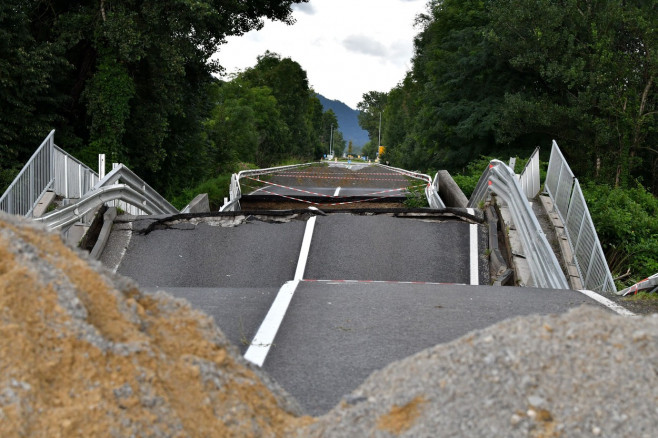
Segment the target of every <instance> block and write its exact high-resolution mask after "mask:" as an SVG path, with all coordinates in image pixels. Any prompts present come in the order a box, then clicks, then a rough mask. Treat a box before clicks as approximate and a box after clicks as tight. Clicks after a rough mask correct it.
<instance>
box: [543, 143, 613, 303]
mask: <svg viewBox="0 0 658 438" xmlns="http://www.w3.org/2000/svg"><path fill="white" fill-rule="evenodd" d="M544 187H545V189H546V192H547V193H548V194H549V195H550V197H551V198H552V199H553V203H554V205H555V209H556V211H557V213H558V215H559V216H560V218H561V219H562V222H563V223H564V225H565V230H566V234H567V238H568V240H569V244H570V245H571V248H572V250H573V254H574V262H575V264H576V267H577V268H578V273H579V274H580V278H581V280H582V282H583V285H584V286H585V288H587V289H590V290H595V291H598V292H603V291H606V292H615V293H616V292H617V288H616V287H615V283H614V281H613V279H612V274H611V273H610V268H609V267H608V263H607V261H606V259H605V255H604V254H603V249H602V247H601V242H600V241H599V237H598V235H597V234H596V228H595V227H594V223H593V221H592V217H591V216H590V214H589V209H588V208H587V203H586V202H585V198H584V196H583V192H582V190H581V188H580V183H579V182H578V180H577V179H576V178H575V177H574V175H573V172H572V171H571V168H570V167H569V165H568V164H567V161H566V159H565V158H564V155H562V152H561V151H560V148H559V147H558V145H557V143H556V142H555V141H553V149H552V150H551V158H550V161H549V164H548V173H547V174H546V182H545V184H544Z"/></svg>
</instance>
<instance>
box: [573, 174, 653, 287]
mask: <svg viewBox="0 0 658 438" xmlns="http://www.w3.org/2000/svg"><path fill="white" fill-rule="evenodd" d="M582 189H583V195H584V196H585V200H586V201H587V205H588V207H589V210H590V214H591V215H592V220H593V221H594V224H595V226H596V231H597V234H598V235H599V239H600V240H601V244H602V246H603V250H604V252H605V253H606V258H607V260H608V264H609V265H610V269H611V271H612V272H613V276H619V275H621V274H624V273H625V272H627V270H629V269H630V272H631V274H632V276H631V277H630V278H628V279H627V280H625V281H624V283H623V284H620V286H622V287H626V286H630V285H631V284H634V283H636V282H638V281H640V280H642V279H644V278H646V277H648V276H650V275H653V274H655V273H656V272H658V199H656V198H655V197H654V196H653V195H652V194H651V193H649V192H648V191H647V190H646V189H645V188H644V187H642V186H641V185H640V184H639V183H636V185H635V187H631V188H628V189H623V188H620V187H610V186H609V185H605V184H595V183H592V182H590V183H587V184H584V185H583V186H582Z"/></svg>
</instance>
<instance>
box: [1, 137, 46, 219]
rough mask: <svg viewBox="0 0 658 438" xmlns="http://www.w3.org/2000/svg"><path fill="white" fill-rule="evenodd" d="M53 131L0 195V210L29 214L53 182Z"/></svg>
mask: <svg viewBox="0 0 658 438" xmlns="http://www.w3.org/2000/svg"><path fill="white" fill-rule="evenodd" d="M54 136H55V131H54V130H53V131H51V132H50V134H48V136H47V137H46V139H45V140H44V141H43V142H42V143H41V145H40V146H39V147H38V148H37V150H36V151H35V152H34V154H33V155H32V157H31V158H30V159H29V160H28V162H27V163H26V164H25V166H24V167H23V169H22V170H21V171H20V173H19V174H18V176H17V177H16V178H15V179H14V181H13V182H12V183H11V184H10V185H9V187H8V188H7V190H5V193H4V194H3V195H2V197H0V210H3V211H5V212H7V213H9V214H17V215H22V216H30V215H31V214H32V210H33V209H34V206H35V205H36V203H37V202H38V201H39V198H41V196H42V195H43V194H44V193H45V192H46V190H48V189H49V188H50V187H51V186H52V184H53V179H54V175H53V162H52V157H53V148H54V147H55V141H54Z"/></svg>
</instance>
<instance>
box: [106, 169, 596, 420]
mask: <svg viewBox="0 0 658 438" xmlns="http://www.w3.org/2000/svg"><path fill="white" fill-rule="evenodd" d="M324 169H325V170H323V171H322V172H321V173H320V175H315V177H313V175H300V174H296V175H293V176H281V175H279V176H277V178H278V179H276V181H279V182H282V181H283V179H285V178H288V179H289V180H290V181H287V182H286V184H290V185H289V186H287V187H292V186H294V187H296V188H300V189H303V190H306V189H308V188H309V187H315V188H316V189H317V190H319V189H323V190H326V192H327V193H329V192H330V191H332V190H334V192H335V190H336V187H339V186H338V185H337V183H339V184H343V185H345V186H346V187H348V184H351V183H352V182H355V183H356V184H361V185H362V186H361V187H360V188H359V187H353V186H349V187H352V188H353V189H354V190H373V189H375V190H376V189H386V187H387V185H388V188H389V189H390V188H391V187H393V188H395V187H394V186H395V185H396V184H400V183H402V181H390V180H392V179H397V178H399V175H394V174H392V173H390V171H389V170H381V168H376V167H373V166H369V167H364V168H362V169H360V172H359V173H357V175H361V174H362V173H363V172H366V173H369V174H370V175H369V177H370V178H371V179H372V180H367V179H354V180H347V179H345V180H342V181H341V180H336V178H350V177H353V176H354V175H353V174H352V173H347V172H354V170H350V169H348V170H347V172H346V169H344V168H328V167H326V166H325V167H324ZM326 169H330V171H329V172H328V173H327V170H326ZM312 172H316V171H315V170H308V169H306V170H305V173H312ZM378 173H383V174H384V175H375V174H378ZM322 175H324V176H327V175H329V176H331V177H332V178H320V177H319V176H322ZM309 176H310V178H309ZM380 176H381V177H382V179H383V180H379V179H377V178H375V177H380ZM297 178H300V180H299V181H297ZM359 178H360V176H359ZM387 179H389V181H386V180H387ZM293 180H294V181H293ZM271 181H274V178H273V179H272V180H271ZM293 182H294V184H293ZM277 184H278V182H277ZM295 184H296V185H295ZM280 185H281V186H284V184H280ZM364 185H366V186H367V187H363V186H364ZM269 187H271V185H270V186H269ZM276 220H277V221H278V222H279V223H273V222H274V221H273V220H267V218H266V217H265V218H263V217H261V218H253V217H248V218H245V219H244V220H243V221H242V222H240V223H238V224H237V225H236V222H235V219H234V218H232V217H227V216H221V215H220V216H219V217H211V218H205V219H196V220H195V221H186V220H182V221H175V222H171V223H166V222H165V223H164V225H163V226H161V227H159V228H158V229H155V230H153V231H151V232H149V233H147V234H140V233H138V232H133V233H132V236H131V238H130V241H129V243H128V244H127V249H126V252H125V255H124V256H123V258H122V260H121V262H120V264H119V266H118V272H119V273H121V274H123V275H126V276H128V277H131V278H133V279H134V280H136V281H137V282H138V283H139V284H140V285H141V286H142V287H145V288H146V289H151V290H156V289H160V290H166V291H168V292H170V293H172V294H173V295H175V296H178V297H182V298H185V299H187V300H188V301H190V303H191V304H192V305H193V306H195V307H197V308H199V309H201V310H203V311H205V312H206V313H208V314H209V315H211V316H212V317H213V318H214V319H215V321H216V322H217V324H218V325H219V327H220V328H221V329H222V330H223V331H224V333H225V334H226V335H227V336H228V338H229V339H230V340H231V341H232V342H233V343H234V344H235V345H236V346H237V347H238V348H239V349H240V351H241V352H242V353H243V354H245V357H246V358H247V359H248V360H251V361H252V362H254V363H256V364H259V365H261V366H263V368H264V369H265V370H266V371H268V372H269V373H270V374H271V375H272V376H273V377H274V378H275V379H276V380H277V381H278V382H279V383H280V384H281V385H282V386H283V387H284V388H286V389H287V390H288V391H289V392H290V393H291V394H292V395H293V396H295V397H296V398H297V399H298V400H299V402H300V403H301V404H302V406H303V407H304V408H305V409H306V410H307V412H308V413H309V414H311V415H318V414H322V413H324V412H326V411H327V410H329V409H330V408H331V407H333V406H334V405H336V404H337V403H338V402H339V401H340V399H341V397H343V396H344V395H345V394H347V393H349V392H350V391H351V390H353V389H355V388H356V387H357V386H358V385H359V384H360V383H361V382H362V381H363V380H364V379H365V378H366V377H367V376H368V375H369V374H370V373H371V372H373V371H375V370H377V369H380V368H382V367H383V366H386V365H387V364H389V363H391V362H393V361H395V360H398V359H402V358H404V357H406V356H408V355H411V354H414V353H417V352H419V351H421V350H423V349H425V348H428V347H431V346H434V345H436V344H437V343H443V342H448V341H450V340H453V339H456V338H458V337H460V336H462V335H464V334H466V333H468V332H469V331H472V330H475V329H480V328H484V327H487V326H489V325H491V324H493V323H495V322H498V321H501V320H503V319H506V318H509V317H513V316H518V315H527V314H533V313H541V314H548V313H561V312H564V311H566V310H568V309H570V308H572V307H575V306H579V305H581V304H583V303H589V304H592V305H598V304H597V303H596V302H594V301H593V300H591V299H590V298H588V297H587V296H585V295H583V294H581V293H580V292H575V291H557V290H539V289H530V288H513V287H508V288H494V287H490V286H485V285H486V284H489V277H488V264H487V260H486V257H485V254H486V249H487V248H486V242H487V235H486V229H485V227H484V226H483V225H481V224H476V223H472V222H467V221H463V220H457V219H455V220H438V219H437V218H419V217H416V218H402V217H394V216H393V215H391V214H379V215H372V214H365V215H364V214H349V213H340V212H334V213H330V214H327V215H326V216H312V215H310V214H309V215H303V216H299V215H298V216H291V217H290V218H289V219H288V220H286V219H285V218H281V217H278V218H277V219H276ZM151 222H152V220H151V219H149V218H140V219H139V220H137V221H135V222H134V223H133V229H134V230H141V229H144V226H145V225H147V224H149V223H151Z"/></svg>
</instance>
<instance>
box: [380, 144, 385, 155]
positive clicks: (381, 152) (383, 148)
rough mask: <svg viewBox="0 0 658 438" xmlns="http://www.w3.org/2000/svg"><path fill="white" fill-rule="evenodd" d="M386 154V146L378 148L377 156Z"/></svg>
mask: <svg viewBox="0 0 658 438" xmlns="http://www.w3.org/2000/svg"><path fill="white" fill-rule="evenodd" d="M384 152H386V146H379V155H383V154H384Z"/></svg>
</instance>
